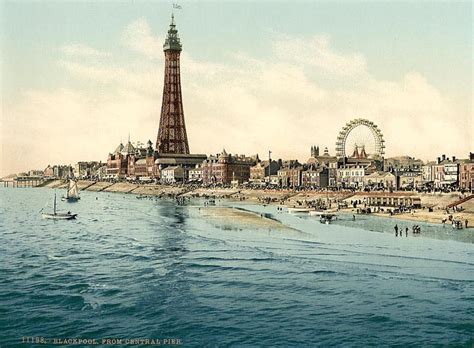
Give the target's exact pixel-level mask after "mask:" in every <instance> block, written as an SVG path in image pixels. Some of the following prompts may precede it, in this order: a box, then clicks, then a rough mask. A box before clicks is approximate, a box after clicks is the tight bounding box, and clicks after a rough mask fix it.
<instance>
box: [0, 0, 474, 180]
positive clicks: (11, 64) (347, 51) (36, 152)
mask: <svg viewBox="0 0 474 348" xmlns="http://www.w3.org/2000/svg"><path fill="white" fill-rule="evenodd" d="M179 5H180V6H181V7H182V9H175V10H173V2H170V1H138V0H134V1H5V0H2V1H0V53H1V54H0V59H1V61H0V64H1V70H0V73H1V75H0V81H1V84H0V94H1V114H0V176H4V175H7V174H10V173H15V172H20V171H25V170H28V169H44V168H45V167H46V166H47V165H48V164H74V163H75V162H77V161H81V160H102V161H106V159H107V155H108V153H109V152H112V151H113V150H114V149H115V148H116V147H117V145H118V144H119V143H120V142H121V141H122V142H125V141H127V138H128V136H129V134H130V138H131V140H132V142H136V141H140V142H142V143H145V142H146V141H148V139H150V140H151V141H152V142H153V143H154V142H155V141H156V135H157V131H158V124H159V116H160V110H161V96H162V88H163V71H164V66H163V62H164V54H163V41H164V37H165V35H166V32H167V30H168V27H169V23H170V16H171V12H173V11H174V14H175V19H176V24H177V29H178V31H179V35H180V37H181V43H182V45H183V51H182V54H181V57H182V58H181V82H182V90H183V104H184V113H185V120H186V128H187V133H188V139H189V145H190V150H191V152H192V153H204V154H216V153H219V152H221V151H222V149H223V148H225V149H226V151H227V152H229V153H233V154H236V153H237V154H247V155H253V154H256V153H259V154H260V157H261V158H265V157H266V156H267V154H268V150H271V151H272V157H274V158H284V159H290V158H291V159H294V158H297V159H299V160H300V161H305V160H306V159H307V158H308V157H309V155H310V148H311V146H312V145H319V146H320V148H321V149H324V148H325V147H327V148H328V150H329V152H330V154H334V153H335V142H336V137H337V135H338V133H339V131H340V130H341V128H342V127H343V126H344V125H345V124H346V123H347V122H349V121H350V120H352V119H354V118H366V119H369V120H371V121H373V122H375V123H376V124H377V125H378V127H379V129H380V130H381V131H382V133H383V136H384V139H385V144H386V156H398V155H411V156H414V157H416V158H420V159H422V160H428V159H430V160H431V159H435V158H436V157H438V156H440V155H442V154H446V155H447V156H453V155H454V156H456V157H458V158H466V157H468V154H469V151H474V139H473V131H474V122H473V110H472V100H473V89H472V78H473V70H472V62H473V60H472V58H473V57H472V52H473V46H472V37H473V32H472V31H473V28H472V3H471V2H470V1H466V2H460V1H449V2H448V1H446V2H440V1H349V0H347V1H342V0H339V1H338V0H336V1H289V0H288V1H282V0H280V1H258V2H257V1H208V2H207V1H199V2H198V1H180V2H179ZM356 140H357V139H356ZM366 141H369V140H366Z"/></svg>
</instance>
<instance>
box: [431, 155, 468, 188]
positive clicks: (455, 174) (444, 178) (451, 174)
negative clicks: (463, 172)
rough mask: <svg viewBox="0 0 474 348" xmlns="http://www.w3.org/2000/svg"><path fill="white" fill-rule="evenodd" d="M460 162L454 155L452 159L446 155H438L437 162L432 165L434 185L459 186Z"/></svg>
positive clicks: (442, 186)
mask: <svg viewBox="0 0 474 348" xmlns="http://www.w3.org/2000/svg"><path fill="white" fill-rule="evenodd" d="M460 163H461V161H459V160H457V159H456V157H454V156H453V157H452V158H451V159H449V158H448V157H446V155H442V156H441V157H438V158H437V161H436V164H434V165H433V166H432V175H433V181H434V186H435V187H436V188H440V189H445V188H453V187H456V186H458V184H459V167H460Z"/></svg>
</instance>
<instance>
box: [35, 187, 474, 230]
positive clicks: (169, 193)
mask: <svg viewBox="0 0 474 348" xmlns="http://www.w3.org/2000/svg"><path fill="white" fill-rule="evenodd" d="M66 186H67V182H66V181H63V180H53V181H51V182H48V183H46V184H44V185H41V186H38V187H48V188H53V189H65V188H66ZM78 187H79V190H81V191H91V192H111V193H128V194H135V195H137V196H155V197H159V198H175V197H178V196H182V197H186V198H213V199H228V200H230V201H236V202H249V203H255V204H261V205H283V206H286V207H291V206H295V205H301V204H304V202H306V201H311V200H329V201H331V202H332V204H336V203H335V202H336V201H342V202H346V203H350V202H351V198H352V199H357V197H358V196H362V195H364V194H366V193H364V192H356V193H349V192H347V191H342V192H341V191H333V192H317V191H292V190H280V191H277V190H265V189H259V190H258V189H231V188H203V187H193V186H171V185H161V184H160V185H158V184H132V183H122V182H120V183H110V182H104V181H88V180H79V181H78ZM410 193H411V192H410ZM407 194H408V193H407ZM417 196H419V197H420V198H421V200H422V205H425V206H438V207H437V208H434V209H433V211H432V212H429V211H428V209H426V208H425V209H415V210H414V212H413V213H401V214H395V215H389V214H388V213H371V214H369V215H373V216H378V217H384V218H390V217H394V218H397V219H401V220H407V221H418V222H428V223H435V224H439V225H441V224H442V220H443V219H448V217H449V215H452V216H453V218H454V219H456V220H461V221H462V222H463V227H464V221H465V220H468V228H469V229H470V228H473V227H474V199H471V200H470V201H468V202H466V203H463V204H462V205H463V206H464V208H465V210H463V211H461V212H450V213H449V214H448V213H446V210H445V209H444V207H445V206H446V205H448V204H450V203H452V202H454V201H456V200H457V199H459V194H444V195H441V194H417ZM436 203H437V204H436ZM338 211H339V212H341V213H345V214H356V213H355V211H356V209H354V208H352V207H350V208H344V209H339V210H338ZM356 215H357V214H356ZM447 224H450V222H449V220H448V221H447Z"/></svg>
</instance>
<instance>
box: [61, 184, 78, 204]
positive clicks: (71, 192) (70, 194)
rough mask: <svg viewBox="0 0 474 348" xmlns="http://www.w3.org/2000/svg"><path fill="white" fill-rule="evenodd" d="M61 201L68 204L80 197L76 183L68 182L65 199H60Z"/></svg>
mask: <svg viewBox="0 0 474 348" xmlns="http://www.w3.org/2000/svg"><path fill="white" fill-rule="evenodd" d="M61 199H62V200H63V201H68V202H77V201H78V200H79V199H81V197H79V189H78V188H77V181H74V180H72V179H71V180H69V184H68V187H67V193H66V197H63V198H61Z"/></svg>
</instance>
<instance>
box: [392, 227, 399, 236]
mask: <svg viewBox="0 0 474 348" xmlns="http://www.w3.org/2000/svg"><path fill="white" fill-rule="evenodd" d="M393 229H394V230H395V237H398V225H395V227H394V228H393Z"/></svg>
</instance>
